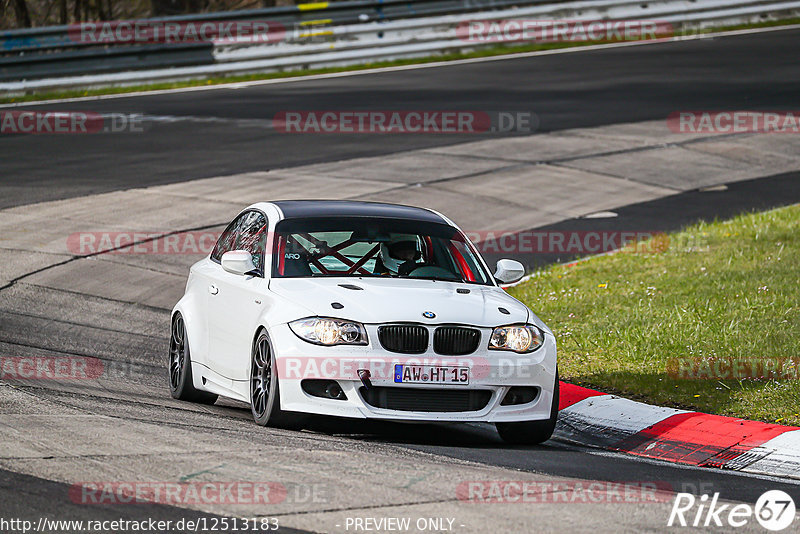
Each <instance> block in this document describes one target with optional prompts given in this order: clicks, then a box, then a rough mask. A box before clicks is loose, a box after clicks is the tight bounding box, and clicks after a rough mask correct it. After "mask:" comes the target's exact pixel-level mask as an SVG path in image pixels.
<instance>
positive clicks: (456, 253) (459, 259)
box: [448, 241, 475, 282]
mask: <svg viewBox="0 0 800 534" xmlns="http://www.w3.org/2000/svg"><path fill="white" fill-rule="evenodd" d="M448 246H449V247H450V254H452V255H453V258H454V259H455V260H456V263H457V264H458V268H459V269H460V270H461V273H462V274H463V275H464V278H466V279H467V281H468V282H474V281H475V274H473V272H472V269H470V268H469V264H468V263H467V260H465V259H464V255H463V254H461V251H460V250H458V247H456V245H455V243H453V242H452V241H451V242H450V243H449V245H448Z"/></svg>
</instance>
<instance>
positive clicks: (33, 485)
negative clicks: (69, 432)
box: [0, 31, 800, 531]
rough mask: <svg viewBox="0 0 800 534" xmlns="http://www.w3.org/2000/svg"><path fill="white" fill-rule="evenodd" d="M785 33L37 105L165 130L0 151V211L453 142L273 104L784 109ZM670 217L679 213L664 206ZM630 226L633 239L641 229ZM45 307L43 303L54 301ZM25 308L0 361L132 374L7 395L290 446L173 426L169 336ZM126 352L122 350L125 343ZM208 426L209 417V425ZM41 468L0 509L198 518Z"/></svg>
mask: <svg viewBox="0 0 800 534" xmlns="http://www.w3.org/2000/svg"><path fill="white" fill-rule="evenodd" d="M799 38H800V32H798V31H782V32H774V33H767V34H755V35H747V36H741V37H735V38H733V37H731V38H720V39H713V40H703V41H687V42H681V43H671V44H656V45H648V46H641V47H630V48H622V49H613V50H608V51H596V52H586V53H577V54H565V55H558V56H543V57H538V58H527V59H512V60H504V61H494V62H487V63H476V64H468V65H458V66H450V67H439V68H433V69H421V70H407V71H402V72H394V73H392V72H388V73H380V74H369V75H360V76H353V77H343V78H334V79H327V80H317V81H295V82H291V83H286V84H276V85H265V86H260V87H250V88H242V89H235V90H234V89H220V90H212V91H201V92H187V93H174V94H163V95H157V96H144V97H137V98H124V99H111V100H105V101H97V102H83V103H70V104H51V105H48V106H42V107H43V108H49V109H76V110H77V109H81V110H91V111H97V112H106V113H112V112H114V113H144V114H145V115H148V116H156V117H161V119H159V120H158V121H154V122H153V123H152V124H151V125H150V126H149V128H148V131H147V134H146V135H141V134H127V135H119V134H118V135H95V136H87V137H81V136H63V137H57V136H9V137H4V138H2V139H0V158H1V159H0V160H1V161H2V175H0V207H8V206H14V205H24V204H30V203H34V202H39V201H44V200H52V199H58V198H72V197H78V196H83V195H87V194H92V193H98V192H104V191H111V190H118V189H127V188H131V187H141V186H143V185H154V184H162V183H169V182H175V181H184V180H191V179H196V178H202V177H208V176H217V175H225V174H232V173H238V172H245V171H251V170H265V169H271V168H277V167H286V166H293V165H300V164H306V163H311V162H319V161H332V160H339V159H344V158H352V157H358V156H363V155H379V154H386V153H391V152H396V151H402V150H408V149H413V148H421V147H429V146H436V145H443V144H453V143H459V142H463V141H465V139H464V137H463V136H422V135H419V136H411V135H408V136H343V135H334V136H323V135H317V136H302V137H301V136H290V135H285V134H279V133H277V132H275V131H273V130H271V128H270V127H269V120H270V119H271V117H272V116H273V115H274V114H275V113H276V112H279V111H285V110H302V109H317V110H320V109H341V110H354V109H406V110H407V109H429V110H435V109H453V107H454V105H453V103H454V102H458V108H459V109H476V110H508V111H512V110H522V111H534V112H536V113H537V114H538V115H539V116H540V118H541V125H542V129H543V130H545V131H553V130H560V129H566V128H573V127H580V126H596V125H603V124H614V123H621V122H632V121H638V120H650V119H658V118H663V117H665V116H666V115H667V114H669V113H670V112H673V111H676V110H680V109H695V110H696V109H762V110H776V109H787V110H789V109H794V108H795V107H796V105H797V95H798V94H800V64H799V63H798V61H797V57H798V56H799V54H798V52H800V39H799ZM166 118H169V119H166ZM474 139H475V137H470V138H469V140H474ZM243 155H245V156H244V157H243ZM797 178H798V177H797V175H784V176H779V177H773V178H770V179H764V180H755V181H752V182H743V183H741V184H735V185H732V186H731V187H730V189H729V192H728V193H725V194H724V195H723V196H721V197H717V198H718V199H719V200H718V201H717V202H715V203H709V202H708V201H707V200H705V199H706V198H707V197H703V198H702V199H695V200H696V201H693V200H692V198H693V197H692V196H691V195H692V194H691V193H687V194H685V195H676V196H675V197H670V198H669V199H663V200H661V201H654V203H646V204H648V205H639V206H630V207H628V208H624V209H622V210H619V211H620V215H621V216H622V217H626V216H629V217H632V218H634V219H635V218H636V217H640V218H644V219H645V221H647V220H649V221H650V222H652V221H654V220H659V221H664V222H663V226H664V229H669V228H672V227H674V226H676V225H680V224H683V223H685V222H688V221H691V220H696V219H698V218H708V217H709V216H710V217H713V216H727V215H731V214H734V213H737V212H739V211H742V210H745V209H751V208H766V207H771V206H774V205H782V204H786V203H790V202H796V201H797V195H799V194H800V192H799V191H798V187H797V181H798V180H797ZM770 180H771V181H770ZM769 191H772V192H771V193H768V192H769ZM776 191H779V193H775V192H776ZM725 195H728V196H725ZM659 202H660V203H659ZM670 203H672V204H670ZM681 206H688V207H687V208H686V209H676V208H679V207H681ZM626 210H627V211H626ZM617 222H619V221H617ZM564 224H569V223H564ZM635 224H636V225H637V226H638V227H640V228H641V227H645V226H644V223H643V222H642V221H641V220H636V222H635ZM651 227H652V226H651ZM652 228H654V227H652ZM654 229H660V228H654ZM3 291H4V292H5V298H7V299H10V300H13V299H15V298H17V296H18V295H19V296H24V297H25V298H30V295H27V294H25V293H24V292H23V290H22V289H19V288H15V287H10V288H7V289H4V290H3ZM16 291H19V293H16ZM43 293H47V291H43ZM41 296H42V299H41V301H45V300H47V298H51V299H52V298H53V297H52V295H51V296H49V297H48V296H47V295H44V294H42V295H41ZM55 298H56V299H57V300H58V299H61V300H60V304H61V306H62V307H63V308H64V309H69V307H70V306H73V305H75V304H76V303H77V302H79V301H78V300H75V296H73V295H62V296H60V297H55ZM41 301H40V302H41ZM26 306H30V307H31V310H29V311H30V315H27V316H26V315H25V314H24V313H21V312H19V313H15V314H10V313H9V314H6V313H5V312H4V313H3V319H2V321H3V325H2V328H0V336H2V337H0V343H2V346H3V347H4V350H5V351H6V353H9V352H11V353H13V352H14V351H15V350H19V351H21V352H20V354H24V353H25V352H26V351H28V352H30V351H42V353H58V354H81V355H89V356H97V357H102V358H105V359H112V360H113V359H114V358H119V359H121V360H125V361H129V360H131V359H137V361H138V362H139V364H140V365H141V369H140V371H141V372H139V373H138V374H137V376H136V379H135V380H133V381H132V383H129V384H128V383H122V382H118V383H115V384H114V385H113V386H106V387H105V388H104V389H102V390H93V389H91V388H86V389H85V390H83V391H82V390H81V389H80V388H75V389H74V390H68V391H63V390H59V389H57V388H52V387H49V386H42V385H22V386H16V387H15V389H16V390H18V391H23V392H25V393H27V394H29V395H30V397H31V398H32V399H36V400H37V402H41V403H42V404H43V405H44V406H48V409H53V410H55V411H57V409H58V410H60V409H64V410H67V409H69V410H78V411H81V410H83V411H90V412H92V413H100V414H106V413H108V414H112V413H113V414H114V417H118V418H120V420H122V421H125V420H126V419H127V420H130V421H135V420H164V421H165V423H164V432H165V435H168V433H169V432H170V429H173V430H174V431H176V432H177V431H178V429H179V427H181V426H182V425H183V426H186V425H192V424H195V423H194V422H195V421H197V422H196V424H197V426H198V427H201V428H199V429H198V431H199V432H202V433H203V436H204V437H205V436H211V437H217V438H219V439H220V440H224V439H229V437H230V435H231V434H230V432H231V430H230V427H235V429H236V430H235V432H237V433H238V435H240V436H241V437H242V438H244V439H249V440H252V441H253V442H270V441H273V442H278V443H284V444H285V446H287V447H292V446H295V447H300V446H301V445H302V439H303V436H306V435H307V433H294V432H277V433H271V432H270V431H269V430H265V429H262V428H259V427H256V426H255V425H254V424H252V423H251V422H250V421H248V419H249V411H248V410H247V409H246V407H243V406H241V405H235V404H232V403H222V404H221V405H218V406H213V407H204V408H202V409H200V408H195V407H191V406H189V405H187V406H186V407H185V409H184V411H183V412H181V413H180V416H179V417H176V416H175V404H174V403H172V402H171V401H170V400H169V399H168V393H167V390H166V381H165V376H164V371H163V369H161V368H160V366H159V364H160V362H162V361H163V360H164V356H163V355H164V354H166V344H167V338H166V329H164V334H163V335H161V334H160V333H159V334H153V335H143V336H126V334H125V333H124V332H120V331H117V330H115V329H114V328H112V327H109V329H105V330H104V329H100V328H96V327H92V326H87V325H84V324H79V323H77V322H75V323H72V322H70V321H69V320H68V318H59V319H57V320H50V319H43V318H41V317H37V316H36V313H34V311H35V310H33V308H35V307H36V306H37V304H36V299H35V298H34V299H33V300H31V301H30V302H27V303H26V304H20V305H19V307H20V308H25V307H26ZM109 306H111V304H109ZM113 306H115V310H114V312H115V313H116V314H117V315H116V317H122V316H124V315H125V314H126V313H127V311H126V309H125V307H124V306H123V307H119V306H118V305H116V304H113ZM130 313H131V316H133V317H139V316H140V315H142V314H146V315H147V317H148V318H149V319H148V320H150V321H152V323H153V324H156V325H157V324H158V321H163V324H168V312H165V311H164V310H142V309H137V310H130ZM43 331H48V333H49V335H48V336H46V337H45V338H42V337H40V336H39V335H38V333H40V332H43ZM33 339H36V340H37V341H36V343H34V342H32V341H31V340H33ZM42 339H44V341H42ZM133 345H135V346H136V350H135V354H133V352H132V351H131V349H130V347H131V346H133ZM126 398H129V399H130V400H126ZM53 407H57V408H53ZM201 419H202V422H200V420H201ZM215 420H216V421H219V428H218V427H217V424H216V423H214V421H215ZM180 430H184V429H183V428H180ZM308 430H310V431H311V432H312V434H311V435H312V436H315V435H316V436H320V437H321V438H323V437H324V441H325V443H326V444H328V445H320V446H321V447H325V446H330V447H334V446H336V447H342V448H352V449H354V450H360V449H366V450H370V449H372V448H380V449H381V450H388V451H396V454H397V455H398V456H403V455H405V454H408V453H414V452H421V453H426V454H429V455H433V457H434V458H436V457H438V458H441V459H442V460H441V461H442V462H446V461H447V460H448V459H455V460H458V461H467V462H472V463H475V464H478V465H485V466H496V467H503V468H510V469H513V470H516V471H519V472H522V473H528V474H537V475H552V476H559V477H575V478H581V479H593V480H604V481H647V480H659V481H664V482H666V483H668V484H670V485H671V486H672V487H673V488H676V490H678V491H680V490H683V491H688V492H691V493H695V494H700V493H713V492H720V493H721V494H722V495H723V497H724V498H725V499H727V500H732V501H742V502H751V503H752V502H755V500H756V499H757V498H758V496H759V495H760V494H762V493H763V492H764V491H767V490H770V489H783V490H784V491H786V492H787V493H789V494H790V495H792V496H793V497H794V498H795V500H796V501H797V500H800V486H798V485H797V484H795V483H793V482H791V481H781V480H776V479H769V478H761V477H753V476H748V475H743V474H740V473H731V472H722V471H717V470H710V469H696V468H689V467H682V466H676V465H672V464H667V463H663V462H655V461H648V460H641V459H637V458H633V457H629V456H624V455H619V454H613V453H606V452H602V451H597V450H591V449H584V448H581V447H577V446H573V445H569V444H565V443H559V442H556V441H551V442H548V443H546V444H544V445H542V446H538V447H509V446H506V445H505V444H503V443H502V442H501V441H500V440H499V438H498V437H497V435H496V433H494V432H493V431H492V429H491V428H490V427H487V426H484V425H470V426H455V425H398V424H388V423H364V422H347V421H331V420H313V421H311V422H310V423H309V425H308ZM298 443H300V445H298ZM53 461H55V462H57V461H59V459H58V458H55V459H54V460H53ZM4 465H8V464H7V462H6V463H4ZM42 471H43V472H42V475H41V477H36V476H30V475H24V474H19V473H16V472H12V471H0V503H2V504H0V514H2V515H3V516H6V517H7V516H16V517H38V516H40V515H42V514H48V515H54V514H55V515H58V514H67V515H69V516H70V517H71V518H81V517H84V518H97V517H98V514H100V515H103V516H105V515H107V516H108V517H109V518H112V517H113V518H116V517H120V516H123V517H124V516H126V515H127V516H131V517H139V516H142V515H147V516H150V517H163V518H178V517H183V518H185V517H191V516H193V515H197V514H198V513H197V512H192V511H190V510H186V509H183V508H175V507H170V506H143V507H134V508H130V507H127V508H125V507H120V509H119V510H117V509H109V508H88V507H86V506H79V505H76V504H75V503H70V502H69V501H68V500H67V499H66V498H65V495H66V488H65V487H64V485H63V484H61V483H58V482H53V481H52V480H49V479H48V476H47V475H48V471H49V468H45V469H43V470H42ZM343 476H344V475H343ZM370 490H371V488H369V487H364V488H363V498H362V499H361V504H362V505H364V506H368V505H369V504H370V499H371V497H370ZM98 510H99V511H98ZM587 512H588V511H586V512H580V511H579V512H577V513H576V515H575V516H573V517H572V518H571V521H572V522H573V524H576V523H575V522H577V523H579V524H581V525H582V526H584V527H586V526H587V523H588V522H590V521H591V520H592V519H591V517H590V516H589V515H588V513H587ZM204 515H206V516H207V515H208V514H204ZM664 520H665V518H663V517H657V518H653V519H652V524H651V528H652V529H653V530H660V529H661V527H662V526H663V525H664ZM597 530H598V531H614V524H613V523H599V524H598V525H597Z"/></svg>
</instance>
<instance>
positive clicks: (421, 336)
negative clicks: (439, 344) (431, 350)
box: [378, 324, 428, 354]
mask: <svg viewBox="0 0 800 534" xmlns="http://www.w3.org/2000/svg"><path fill="white" fill-rule="evenodd" d="M378 339H380V341H381V345H383V348H384V349H386V350H388V351H389V352H399V353H401V354H422V353H423V352H425V351H426V350H427V349H428V329H427V328H425V327H424V326H422V325H413V324H393V325H386V326H381V327H379V328H378Z"/></svg>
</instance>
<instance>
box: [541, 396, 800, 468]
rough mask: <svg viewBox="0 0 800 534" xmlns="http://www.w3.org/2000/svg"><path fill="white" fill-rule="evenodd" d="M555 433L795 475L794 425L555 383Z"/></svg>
mask: <svg viewBox="0 0 800 534" xmlns="http://www.w3.org/2000/svg"><path fill="white" fill-rule="evenodd" d="M560 397H561V398H560V402H559V410H560V411H559V421H558V426H557V427H556V433H555V435H556V437H558V438H560V439H564V440H567V441H572V442H575V443H580V444H582V445H589V446H594V447H601V448H604V449H609V450H614V451H620V452H625V453H629V454H634V455H637V456H644V457H647V458H655V459H659V460H666V461H669V462H677V463H681V464H689V465H695V466H698V467H716V468H720V469H733V470H736V471H744V472H748V473H758V474H766V475H773V476H780V477H790V478H800V428H799V427H790V426H782V425H774V424H769V423H761V422H758V421H748V420H746V419H736V418H734V417H724V416H720V415H710V414H705V413H700V412H690V411H686V410H676V409H674V408H662V407H659V406H652V405H649V404H644V403H641V402H635V401H632V400H628V399H623V398H620V397H617V396H615V395H608V394H605V393H602V392H600V391H595V390H593V389H587V388H584V387H580V386H575V385H573V384H567V383H565V382H562V383H561V393H560Z"/></svg>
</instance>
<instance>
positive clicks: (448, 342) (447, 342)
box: [433, 326, 481, 356]
mask: <svg viewBox="0 0 800 534" xmlns="http://www.w3.org/2000/svg"><path fill="white" fill-rule="evenodd" d="M480 342H481V333H480V331H479V330H475V329H473V328H462V327H460V326H441V327H439V328H437V329H436V332H434V334H433V350H434V351H435V352H436V353H437V354H448V355H451V356H463V355H464V354H472V353H473V352H475V350H476V349H477V348H478V344H479V343H480Z"/></svg>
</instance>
